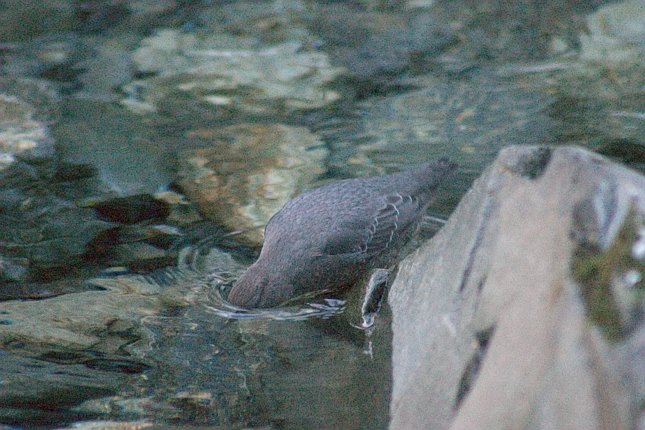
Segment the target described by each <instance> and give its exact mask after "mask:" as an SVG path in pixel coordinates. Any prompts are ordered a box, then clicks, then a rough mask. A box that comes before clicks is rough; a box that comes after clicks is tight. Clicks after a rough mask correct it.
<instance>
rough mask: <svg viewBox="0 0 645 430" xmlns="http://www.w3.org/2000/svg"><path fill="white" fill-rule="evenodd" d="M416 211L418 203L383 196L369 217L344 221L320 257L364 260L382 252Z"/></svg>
mask: <svg viewBox="0 0 645 430" xmlns="http://www.w3.org/2000/svg"><path fill="white" fill-rule="evenodd" d="M418 211H419V201H418V199H416V198H414V197H412V196H410V195H401V194H399V193H394V194H390V195H387V196H384V197H383V200H382V205H380V206H379V208H378V209H377V210H376V211H375V212H374V213H373V215H372V216H371V217H367V218H366V217H365V216H364V215H361V216H359V215H357V216H356V217H354V218H350V219H347V220H344V221H343V222H342V223H341V224H340V226H339V228H337V231H336V232H335V234H334V235H332V236H331V237H330V238H329V240H327V241H326V243H325V245H324V246H323V248H322V250H321V252H322V254H324V255H339V254H350V253H351V254H354V253H358V254H364V255H365V256H372V255H375V254H378V253H380V252H383V251H385V250H387V249H388V248H389V247H390V245H391V244H392V243H393V242H394V241H395V240H396V239H397V238H398V236H399V235H401V234H402V233H403V232H405V231H407V230H408V228H409V227H410V226H411V224H412V223H414V222H415V220H416V218H417V217H418V215H419V213H418Z"/></svg>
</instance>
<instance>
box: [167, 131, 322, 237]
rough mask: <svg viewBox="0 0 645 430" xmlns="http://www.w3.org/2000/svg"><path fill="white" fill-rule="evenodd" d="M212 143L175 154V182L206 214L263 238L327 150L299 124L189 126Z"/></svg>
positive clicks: (313, 174) (318, 170) (310, 177)
mask: <svg viewBox="0 0 645 430" xmlns="http://www.w3.org/2000/svg"><path fill="white" fill-rule="evenodd" d="M189 137H190V138H193V139H196V140H200V141H202V142H203V141H209V142H212V143H211V145H212V147H210V148H201V149H193V150H187V151H184V152H183V153H181V154H180V160H179V177H180V181H179V183H180V185H181V186H182V188H183V190H184V191H185V193H186V195H187V196H188V197H189V198H190V199H191V200H193V201H194V202H195V203H196V204H197V206H198V208H199V209H200V211H201V212H202V213H203V214H204V215H205V216H207V217H209V218H211V219H213V220H215V221H217V222H219V223H220V224H222V225H224V226H226V227H228V228H229V229H231V230H233V231H237V230H242V231H243V232H242V234H241V235H240V237H241V238H243V239H245V240H247V241H249V242H251V243H253V244H261V243H262V237H263V236H262V227H263V226H264V225H265V224H266V223H267V221H268V220H269V218H270V217H271V215H273V214H274V213H276V212H277V211H278V210H279V209H280V208H281V207H282V206H283V205H284V204H285V203H286V202H287V201H288V200H290V199H291V198H292V197H294V196H295V195H296V194H298V193H299V192H301V191H303V190H304V189H305V188H306V187H307V186H308V185H309V184H311V182H313V181H314V180H315V179H316V178H317V177H318V176H320V175H321V174H322V173H323V172H324V169H323V162H324V160H325V158H326V156H327V150H326V149H325V148H324V147H323V146H322V142H321V141H319V140H318V138H317V137H316V136H315V135H314V134H312V133H310V132H309V131H308V130H307V129H306V128H303V127H291V126H286V125H282V124H273V125H262V124H240V125H235V126H230V127H225V128H222V129H219V130H211V129H202V130H194V131H192V132H191V133H190V134H189Z"/></svg>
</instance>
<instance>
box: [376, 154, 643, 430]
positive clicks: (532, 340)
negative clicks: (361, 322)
mask: <svg viewBox="0 0 645 430" xmlns="http://www.w3.org/2000/svg"><path fill="white" fill-rule="evenodd" d="M643 190H645V178H643V176H641V175H639V174H637V173H635V172H633V171H629V170H627V169H625V168H623V167H621V166H619V165H616V164H612V163H611V162H609V161H608V160H607V159H604V158H601V157H599V156H597V155H594V154H592V153H589V152H586V151H584V150H582V149H579V148H574V147H564V148H560V149H555V150H552V149H549V148H546V147H524V148H523V147H510V148H507V149H504V150H503V151H502V152H501V153H500V155H499V157H498V158H497V161H496V162H495V163H494V164H493V165H492V166H491V167H489V168H488V169H487V170H486V172H485V173H484V175H483V176H482V177H481V178H479V179H478V180H477V181H476V182H475V184H474V186H473V188H472V189H471V190H470V191H469V192H468V194H466V196H465V197H464V199H463V201H462V202H461V203H460V205H459V207H458V208H457V209H456V211H455V213H454V214H453V216H452V217H451V219H450V220H449V222H448V224H447V225H446V226H445V228H444V229H443V230H442V231H441V232H440V233H439V234H438V235H437V236H435V237H434V238H433V239H432V240H431V241H430V242H428V243H427V244H426V245H424V246H423V247H422V248H421V249H419V250H418V251H417V252H416V253H415V254H414V255H411V256H410V257H409V258H407V259H406V260H405V261H404V262H403V264H402V265H401V267H400V270H399V273H398V276H397V278H396V281H395V282H394V285H393V286H392V289H391V291H390V294H389V303H390V305H391V307H392V312H393V351H394V353H393V381H394V385H393V393H392V402H391V405H390V412H391V422H390V428H426V427H432V428H452V429H461V428H464V429H465V428H468V429H472V428H491V427H496V428H517V426H518V423H526V424H525V425H523V426H522V428H563V427H567V428H580V429H583V428H585V429H586V428H609V427H611V428H625V429H627V428H633V426H634V425H636V423H637V422H639V420H640V419H641V418H640V415H641V414H642V411H641V410H640V408H641V407H642V406H639V405H640V403H639V402H640V400H639V399H640V398H642V397H641V396H642V391H643V386H642V380H643V379H642V370H643V369H642V366H641V365H640V362H641V361H642V360H640V359H639V358H638V357H639V354H640V353H639V352H638V351H640V350H642V335H641V332H642V331H643V320H642V314H643V301H642V291H643V281H642V273H643V270H644V268H645V266H644V262H643V253H642V252H640V251H639V249H640V247H641V242H642V238H641V236H642V231H643V228H644V224H643V219H644V217H645V194H643ZM518 220H521V222H518ZM448 244H450V246H448ZM630 274H631V275H630ZM641 352H642V351H641ZM421 411H426V412H421Z"/></svg>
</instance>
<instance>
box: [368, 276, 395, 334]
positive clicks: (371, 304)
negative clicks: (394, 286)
mask: <svg viewBox="0 0 645 430" xmlns="http://www.w3.org/2000/svg"><path fill="white" fill-rule="evenodd" d="M389 279H390V271H389V270H387V269H376V270H374V271H373V272H372V274H371V275H370V279H369V281H368V283H367V289H366V291H365V297H364V298H363V305H362V306H361V316H362V318H363V322H362V324H361V327H362V328H364V329H367V328H369V327H371V326H373V325H374V318H375V317H376V314H377V313H378V311H379V309H381V304H382V302H383V297H384V296H385V291H386V289H387V285H388V280H389Z"/></svg>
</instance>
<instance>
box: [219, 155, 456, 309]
mask: <svg viewBox="0 0 645 430" xmlns="http://www.w3.org/2000/svg"><path fill="white" fill-rule="evenodd" d="M456 167H457V165H456V164H455V163H452V162H450V161H449V160H448V159H446V158H442V159H440V160H438V161H434V162H431V163H427V164H423V165H421V166H419V167H417V168H415V169H412V170H408V171H404V172H400V173H395V174H393V175H386V176H375V177H370V178H359V179H346V180H341V181H338V182H335V183H332V184H329V185H325V186H323V187H320V188H316V189H313V190H310V191H307V192H304V193H302V194H300V195H299V196H297V197H296V198H294V199H293V200H291V201H289V202H288V203H287V204H286V205H285V206H284V207H283V208H282V209H281V210H280V211H279V212H277V213H276V214H275V215H273V217H271V219H270V220H269V222H268V223H267V225H266V228H265V230H264V246H263V247H262V251H261V252H260V257H259V258H258V260H257V261H256V262H255V263H253V264H252V265H251V267H249V269H248V270H247V271H246V272H245V273H244V274H243V275H242V277H241V278H240V279H239V280H238V281H237V283H236V284H235V285H234V286H233V289H232V290H231V292H230V293H229V295H228V301H229V302H230V303H232V304H234V305H236V306H240V307H243V308H266V307H272V306H278V305H280V304H282V303H285V302H286V301H288V300H290V299H292V298H294V297H297V296H300V295H302V294H305V293H312V292H324V291H337V290H340V289H343V288H346V287H349V286H351V285H353V284H355V283H356V282H357V281H358V280H359V279H361V278H362V277H363V276H365V275H366V274H367V272H368V271H369V270H371V269H373V268H377V267H386V266H388V265H390V264H391V263H392V260H393V259H394V258H396V257H397V256H398V251H399V250H400V249H401V247H402V245H403V244H404V243H405V242H406V241H407V239H409V238H410V237H411V236H412V234H413V233H414V232H415V230H416V227H417V226H418V224H419V222H420V220H421V218H422V216H423V214H424V212H425V211H426V209H427V208H428V206H429V205H430V203H431V200H432V197H433V195H434V192H435V190H436V189H437V187H438V186H439V185H440V183H441V182H442V181H443V180H444V179H445V178H446V177H447V176H448V175H449V174H450V173H451V172H452V171H453V170H454V169H455V168H456Z"/></svg>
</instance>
